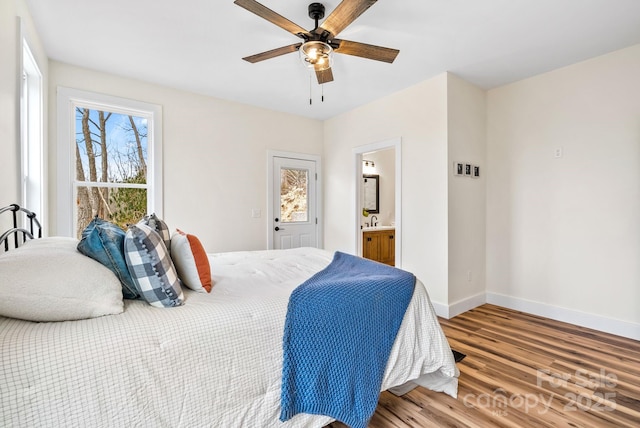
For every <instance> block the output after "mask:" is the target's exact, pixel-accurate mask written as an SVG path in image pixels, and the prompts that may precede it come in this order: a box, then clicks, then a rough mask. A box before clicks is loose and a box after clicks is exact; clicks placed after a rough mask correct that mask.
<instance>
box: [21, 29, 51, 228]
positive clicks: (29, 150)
mask: <svg viewBox="0 0 640 428" xmlns="http://www.w3.org/2000/svg"><path fill="white" fill-rule="evenodd" d="M42 99H43V89H42V74H41V73H40V69H39V68H38V65H37V63H36V61H35V59H34V57H33V55H32V53H31V49H29V45H28V44H27V41H26V40H24V39H23V45H22V88H21V96H20V122H21V123H20V127H21V129H20V134H21V138H20V141H21V159H22V161H21V176H22V188H21V191H22V202H21V204H22V206H24V207H25V208H27V209H28V210H30V211H33V212H34V213H36V215H37V216H38V219H39V221H40V223H41V224H45V222H44V221H43V220H44V218H45V215H46V212H45V203H44V196H45V188H44V181H43V180H44V144H43V112H42V104H43V101H42Z"/></svg>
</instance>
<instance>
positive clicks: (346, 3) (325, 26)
mask: <svg viewBox="0 0 640 428" xmlns="http://www.w3.org/2000/svg"><path fill="white" fill-rule="evenodd" d="M376 1H378V0H342V3H340V4H339V5H338V6H337V7H336V8H335V9H334V10H333V12H331V14H330V15H329V16H328V17H327V19H325V21H324V22H323V23H322V25H321V26H320V27H318V28H317V29H316V30H315V33H316V34H322V32H323V31H324V30H327V31H328V32H330V33H331V34H333V35H334V36H337V35H338V33H340V32H341V31H342V30H344V29H345V28H347V26H348V25H349V24H351V23H352V22H353V21H355V20H356V18H358V17H359V16H360V15H362V14H363V13H364V11H366V10H367V9H369V8H370V7H371V6H372V5H373V4H374V3H375V2H376Z"/></svg>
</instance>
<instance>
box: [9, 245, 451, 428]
mask: <svg viewBox="0 0 640 428" xmlns="http://www.w3.org/2000/svg"><path fill="white" fill-rule="evenodd" d="M46 239H47V238H44V239H43V240H46ZM69 239H70V238H69ZM32 242H35V241H29V242H27V243H26V244H24V246H23V247H28V246H29V245H32ZM21 248H22V247H21ZM11 252H12V251H9V252H7V253H6V254H4V255H3V254H1V253H0V261H2V258H3V257H8V254H11ZM207 257H208V260H209V262H210V265H211V274H212V282H213V284H214V286H213V288H212V290H211V292H210V293H199V292H195V291H192V290H189V289H185V290H184V304H183V305H182V306H180V307H175V308H168V309H166V308H163V309H160V308H155V307H152V306H150V305H149V304H147V303H146V302H144V301H142V300H130V299H124V300H123V303H122V305H123V307H122V312H121V313H119V314H116V315H105V316H98V317H94V318H89V319H82V320H74V321H63V322H32V321H26V320H21V319H16V318H10V317H3V316H0V365H1V367H0V425H1V426H7V427H10V426H11V427H22V426H29V427H45V426H46V427H49V426H65V427H74V426H77V427H87V426H105V427H107V426H109V427H112V426H113V427H119V426H127V427H131V426H140V427H147V426H148V427H256V426H260V427H281V426H282V427H323V426H325V425H327V424H329V423H330V422H332V421H333V420H334V419H333V418H332V417H330V416H325V415H313V414H306V413H299V414H297V415H295V416H293V417H292V418H290V419H288V420H287V421H286V422H282V421H281V420H280V410H281V409H280V400H281V385H282V374H283V371H282V369H283V343H282V342H283V329H284V327H285V319H286V317H287V307H288V302H289V297H290V295H291V293H292V291H293V290H294V289H296V288H297V287H298V286H299V285H300V284H302V283H303V282H305V281H306V280H307V279H309V278H310V277H312V276H313V275H314V274H316V273H317V272H319V271H321V270H323V269H324V268H326V267H327V266H328V265H329V264H330V263H331V261H332V258H333V257H334V254H332V253H330V252H327V251H324V250H320V249H315V248H298V249H290V250H267V251H247V252H230V253H219V254H208V255H207ZM2 266H3V265H2V264H0V276H1V275H2V271H1V269H2ZM336 322H337V321H336ZM365 369H366V368H365ZM458 374H459V372H458V369H457V368H456V366H455V362H454V359H453V354H452V352H451V349H450V348H449V345H448V343H447V340H446V338H445V336H444V334H443V333H442V330H441V329H440V326H439V324H438V320H437V317H436V316H435V313H434V310H433V307H432V305H431V303H430V301H429V297H428V294H427V291H426V289H425V287H424V285H423V284H422V283H421V282H420V281H419V280H418V281H416V283H415V288H414V292H413V295H412V297H411V300H410V302H409V304H408V306H407V309H406V312H405V314H404V317H403V318H402V323H401V325H400V328H399V331H398V334H397V337H396V339H395V341H394V342H393V347H392V349H391V353H390V355H389V359H388V362H387V364H386V368H385V370H384V378H383V382H382V386H381V388H380V389H381V390H387V389H392V390H394V391H396V392H397V391H403V392H404V391H406V390H409V389H411V387H412V386H415V385H418V384H419V385H422V386H425V387H427V388H430V389H434V390H437V391H442V392H444V393H446V394H448V395H451V396H454V397H455V396H456V394H457V376H458Z"/></svg>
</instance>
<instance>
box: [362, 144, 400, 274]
mask: <svg viewBox="0 0 640 428" xmlns="http://www.w3.org/2000/svg"><path fill="white" fill-rule="evenodd" d="M385 149H395V170H396V171H395V172H396V176H395V185H396V188H395V196H396V201H395V248H396V255H395V261H396V267H398V268H401V267H402V138H401V137H397V138H392V139H390V140H384V141H378V142H376V143H371V144H366V145H364V146H358V147H354V149H353V162H354V184H353V187H352V196H351V201H352V213H353V217H352V221H353V225H354V233H355V248H354V249H353V254H358V255H359V254H362V230H361V229H360V213H361V212H362V207H361V205H360V199H361V198H360V182H361V180H362V155H363V154H364V153H369V152H375V151H378V150H385Z"/></svg>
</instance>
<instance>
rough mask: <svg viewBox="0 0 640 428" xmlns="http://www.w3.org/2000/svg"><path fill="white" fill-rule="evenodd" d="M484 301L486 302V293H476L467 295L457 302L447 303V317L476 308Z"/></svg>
mask: <svg viewBox="0 0 640 428" xmlns="http://www.w3.org/2000/svg"><path fill="white" fill-rule="evenodd" d="M485 303H487V293H478V294H476V295H474V296H470V297H467V298H466V299H462V300H458V301H457V302H454V303H452V304H450V305H449V318H453V317H455V316H456V315H460V314H462V313H464V312H467V311H470V310H471V309H473V308H477V307H478V306H480V305H484V304H485Z"/></svg>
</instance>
